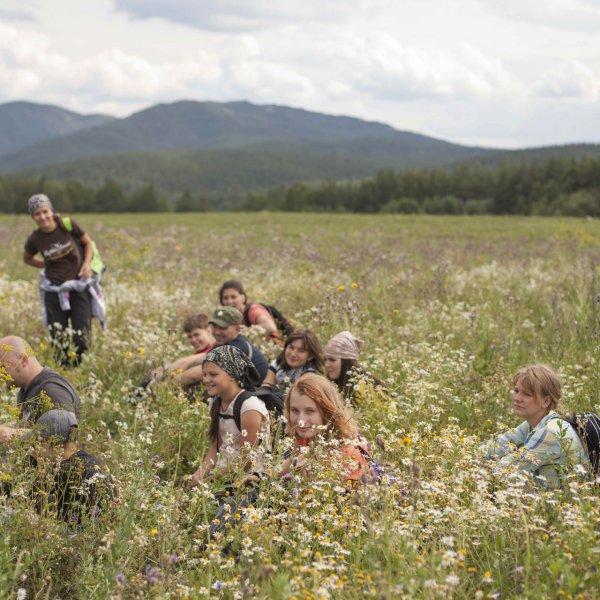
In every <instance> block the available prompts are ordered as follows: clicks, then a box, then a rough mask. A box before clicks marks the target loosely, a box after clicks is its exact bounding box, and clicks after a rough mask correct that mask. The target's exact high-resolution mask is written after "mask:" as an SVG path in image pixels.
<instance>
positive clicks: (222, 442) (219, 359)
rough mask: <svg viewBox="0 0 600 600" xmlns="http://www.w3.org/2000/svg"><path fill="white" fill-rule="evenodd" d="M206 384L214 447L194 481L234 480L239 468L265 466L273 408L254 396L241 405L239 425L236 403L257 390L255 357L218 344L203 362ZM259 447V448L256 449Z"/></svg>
mask: <svg viewBox="0 0 600 600" xmlns="http://www.w3.org/2000/svg"><path fill="white" fill-rule="evenodd" d="M202 371H203V373H204V386H205V388H206V391H207V393H208V395H209V396H210V399H209V408H210V415H211V421H210V425H209V429H208V438H209V440H210V442H211V445H210V448H209V450H208V452H207V453H206V456H205V457H204V460H203V462H202V466H201V467H200V468H199V469H198V470H197V471H196V472H195V473H194V474H193V475H192V482H194V483H197V482H200V481H206V480H209V479H217V478H224V479H225V480H227V481H229V482H231V478H232V477H235V472H236V469H238V468H241V470H243V471H246V472H251V473H260V472H262V470H263V463H262V455H263V451H268V450H270V440H269V424H270V421H269V411H268V410H267V407H266V406H265V403H264V402H263V401H262V400H260V399H259V398H257V397H256V396H251V397H249V398H247V399H246V400H245V401H244V403H243V405H242V408H241V428H239V429H238V427H237V425H236V422H235V419H234V416H233V407H234V405H235V403H236V400H238V396H240V394H241V393H242V392H243V391H244V390H249V391H252V390H255V389H256V388H257V387H258V385H259V384H260V375H259V373H258V371H257V369H256V367H255V366H254V364H253V363H252V361H251V360H250V359H249V358H248V357H247V356H246V355H245V354H244V353H243V352H242V351H241V350H238V348H236V347H235V346H231V345H223V346H217V347H216V348H214V349H213V350H211V351H210V352H209V353H208V354H207V355H206V357H205V359H204V362H203V363H202ZM256 449H258V451H257V452H253V451H252V450H256Z"/></svg>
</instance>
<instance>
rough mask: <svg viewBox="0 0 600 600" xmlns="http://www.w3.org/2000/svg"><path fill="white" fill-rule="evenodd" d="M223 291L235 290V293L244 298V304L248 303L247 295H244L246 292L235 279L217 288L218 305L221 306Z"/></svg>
mask: <svg viewBox="0 0 600 600" xmlns="http://www.w3.org/2000/svg"><path fill="white" fill-rule="evenodd" d="M225 290H235V291H236V292H238V293H239V294H241V295H242V296H244V298H246V301H245V302H244V304H247V303H248V295H247V294H246V290H245V289H244V286H243V285H242V283H241V282H240V281H238V280H237V279H229V280H228V281H226V282H225V283H224V284H223V285H222V286H221V287H220V288H219V304H221V305H223V292H224V291H225Z"/></svg>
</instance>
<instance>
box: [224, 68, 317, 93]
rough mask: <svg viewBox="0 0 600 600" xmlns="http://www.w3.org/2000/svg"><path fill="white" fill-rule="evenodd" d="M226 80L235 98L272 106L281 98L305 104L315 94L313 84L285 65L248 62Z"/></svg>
mask: <svg viewBox="0 0 600 600" xmlns="http://www.w3.org/2000/svg"><path fill="white" fill-rule="evenodd" d="M229 73H230V75H231V77H230V78H225V81H226V82H227V83H226V87H227V89H228V90H229V91H230V93H231V95H232V97H238V98H251V99H253V100H255V101H260V102H266V103H272V102H274V101H276V99H277V98H285V99H286V101H287V102H303V101H306V100H307V99H309V98H310V96H311V95H312V94H313V93H314V91H315V90H314V87H313V85H312V83H311V82H310V80H309V79H308V78H306V77H303V76H302V75H300V74H298V73H296V72H294V71H293V70H291V69H288V68H286V67H285V66H283V65H278V64H275V63H269V62H264V61H247V62H241V63H235V64H233V65H231V66H230V68H229Z"/></svg>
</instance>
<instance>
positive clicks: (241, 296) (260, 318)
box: [219, 279, 279, 337]
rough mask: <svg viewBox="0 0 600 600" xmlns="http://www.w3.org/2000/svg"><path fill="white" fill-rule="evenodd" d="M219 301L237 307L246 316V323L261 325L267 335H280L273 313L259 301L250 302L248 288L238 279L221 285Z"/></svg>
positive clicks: (248, 324)
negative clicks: (245, 288) (247, 293)
mask: <svg viewBox="0 0 600 600" xmlns="http://www.w3.org/2000/svg"><path fill="white" fill-rule="evenodd" d="M219 302H220V303H221V305H222V306H233V307H234V308H237V309H238V310H239V311H240V312H241V313H242V315H243V316H244V325H246V326H250V325H260V326H261V327H262V328H263V329H264V330H265V333H266V334H267V335H269V336H272V337H279V330H278V329H277V325H276V323H275V319H273V317H272V316H271V313H270V312H269V311H268V310H267V309H266V308H265V307H264V306H263V305H262V304H260V303H259V302H253V303H248V296H247V295H246V290H244V286H243V285H242V284H241V282H239V281H237V280H236V279H230V280H229V281H226V282H225V283H224V284H223V285H222V286H221V289H220V290H219Z"/></svg>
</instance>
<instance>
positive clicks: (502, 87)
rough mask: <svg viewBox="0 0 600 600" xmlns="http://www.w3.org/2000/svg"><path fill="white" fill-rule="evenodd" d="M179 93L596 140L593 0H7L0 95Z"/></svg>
mask: <svg viewBox="0 0 600 600" xmlns="http://www.w3.org/2000/svg"><path fill="white" fill-rule="evenodd" d="M180 99H194V100H216V101H228V100H242V99H243V100H249V101H251V102H254V103H257V104H285V105H289V106H294V107H299V108H305V109H308V110H314V111H319V112H326V113H329V114H344V115H351V116H356V117H359V118H363V119H368V120H374V121H383V122H386V123H389V124H390V125H392V126H394V127H396V128H398V129H403V130H409V131H416V132H419V133H424V134H427V135H431V136H435V137H438V138H443V139H447V140H450V141H455V142H459V143H463V144H470V145H487V146H497V147H526V146H539V145H549V144H562V143H573V142H596V143H600V0H319V1H317V0H301V1H299V0H214V1H213V2H210V1H208V0H90V1H89V2H85V1H82V0H0V103H4V102H9V101H13V100H31V101H34V102H39V103H49V104H57V105H60V106H62V107H64V108H69V109H72V110H76V111H78V112H83V113H93V112H103V113H108V114H112V115H117V116H126V115H129V114H131V113H132V112H135V111H137V110H141V109H143V108H146V107H148V106H151V105H153V104H156V103H159V102H171V101H175V100H180Z"/></svg>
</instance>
